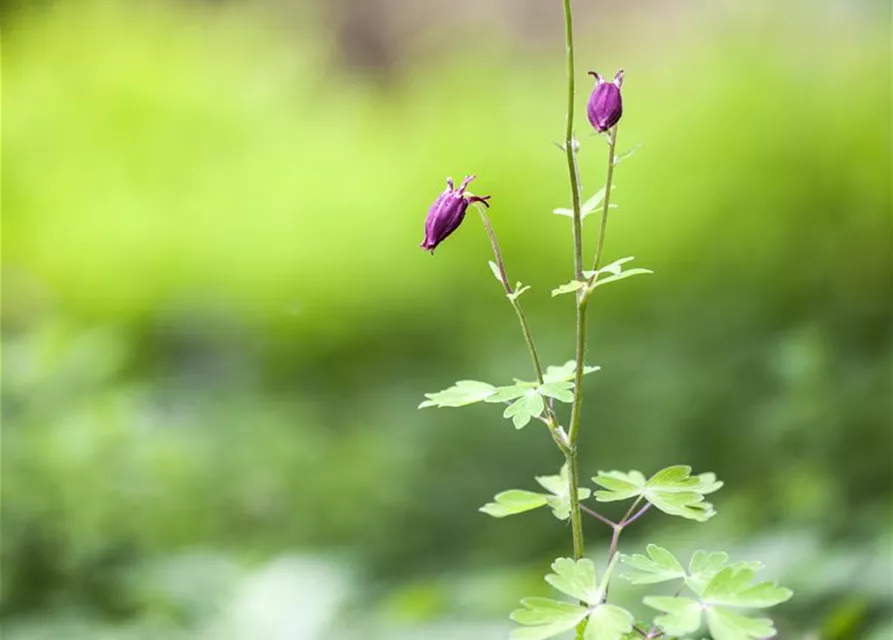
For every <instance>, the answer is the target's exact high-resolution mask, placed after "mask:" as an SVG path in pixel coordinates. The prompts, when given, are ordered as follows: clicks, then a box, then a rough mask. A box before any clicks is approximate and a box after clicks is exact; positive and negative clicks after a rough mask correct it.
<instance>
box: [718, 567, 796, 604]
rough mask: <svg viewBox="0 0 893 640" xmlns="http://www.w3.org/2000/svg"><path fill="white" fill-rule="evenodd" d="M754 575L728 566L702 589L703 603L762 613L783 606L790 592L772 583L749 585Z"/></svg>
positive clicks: (754, 573) (752, 571) (745, 569)
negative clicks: (760, 610) (744, 608)
mask: <svg viewBox="0 0 893 640" xmlns="http://www.w3.org/2000/svg"><path fill="white" fill-rule="evenodd" d="M755 577H756V572H755V571H754V570H753V569H752V568H750V567H748V566H729V567H725V568H724V569H722V570H720V571H719V572H718V573H717V574H716V575H715V576H713V578H712V579H711V580H710V582H709V583H707V586H706V587H705V588H704V592H703V595H702V596H701V598H702V600H703V601H704V602H705V603H709V604H716V605H726V606H731V607H746V608H758V609H764V608H767V607H774V606H775V605H777V604H781V603H782V602H786V601H787V600H789V599H790V598H791V596H792V595H793V592H792V591H791V590H790V589H786V588H784V587H779V586H778V585H777V584H776V583H774V582H761V583H759V584H756V585H753V584H751V583H752V582H753V580H754V578H755Z"/></svg>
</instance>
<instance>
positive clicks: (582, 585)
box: [546, 558, 602, 605]
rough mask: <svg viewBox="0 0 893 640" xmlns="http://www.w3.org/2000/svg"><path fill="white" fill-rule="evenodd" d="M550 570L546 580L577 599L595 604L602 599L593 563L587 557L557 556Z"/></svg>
mask: <svg viewBox="0 0 893 640" xmlns="http://www.w3.org/2000/svg"><path fill="white" fill-rule="evenodd" d="M552 571H554V572H555V573H550V574H549V575H547V576H546V582H548V583H549V584H551V585H552V586H553V587H555V588H556V589H558V590H559V591H561V592H562V593H564V594H566V595H569V596H571V597H572V598H575V599H577V600H582V601H583V602H585V603H587V604H590V605H595V604H599V603H600V602H601V599H602V591H601V590H600V589H599V587H598V584H597V582H596V576H595V564H594V563H593V562H592V560H589V559H588V558H583V559H581V560H573V559H571V558H558V559H556V560H555V562H553V563H552Z"/></svg>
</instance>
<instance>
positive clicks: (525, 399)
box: [502, 389, 546, 429]
mask: <svg viewBox="0 0 893 640" xmlns="http://www.w3.org/2000/svg"><path fill="white" fill-rule="evenodd" d="M545 408H546V404H545V402H544V401H543V397H542V396H541V395H540V394H538V393H537V392H536V389H531V390H530V391H528V392H527V393H525V394H524V395H523V396H521V397H520V398H518V399H517V400H515V401H514V402H513V403H512V404H510V405H509V406H508V407H506V409H505V411H504V412H503V414H502V417H504V418H511V419H512V423H514V425H515V428H516V429H521V428H522V427H524V426H526V425H527V423H529V422H530V421H531V420H532V419H533V418H536V417H537V416H539V415H540V414H541V413H542V412H543V410H545Z"/></svg>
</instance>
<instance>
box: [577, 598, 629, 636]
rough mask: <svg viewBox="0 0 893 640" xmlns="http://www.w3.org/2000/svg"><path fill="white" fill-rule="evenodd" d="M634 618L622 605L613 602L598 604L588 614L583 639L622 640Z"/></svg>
mask: <svg viewBox="0 0 893 640" xmlns="http://www.w3.org/2000/svg"><path fill="white" fill-rule="evenodd" d="M633 622H635V618H634V617H633V614H631V613H630V612H629V611H627V610H626V609H624V608H622V607H618V606H616V605H613V604H600V605H598V606H597V607H596V608H595V609H593V610H592V613H590V614H589V621H588V622H587V623H586V631H585V633H584V634H583V638H584V639H585V640H622V638H623V637H624V636H625V635H626V634H627V633H629V632H630V631H632V628H633Z"/></svg>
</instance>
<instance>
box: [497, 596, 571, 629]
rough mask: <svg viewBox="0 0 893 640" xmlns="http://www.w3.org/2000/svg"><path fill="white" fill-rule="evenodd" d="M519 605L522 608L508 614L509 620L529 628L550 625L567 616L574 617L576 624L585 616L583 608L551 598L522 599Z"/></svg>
mask: <svg viewBox="0 0 893 640" xmlns="http://www.w3.org/2000/svg"><path fill="white" fill-rule="evenodd" d="M521 604H522V605H523V606H524V608H523V609H515V610H514V611H512V613H511V614H509V618H511V619H512V620H513V621H515V622H517V623H518V624H523V625H529V626H534V625H540V624H550V623H552V622H557V621H560V620H564V619H566V618H568V617H569V616H572V617H576V618H577V622H580V621H581V620H582V619H583V618H584V617H585V616H586V614H587V609H586V608H585V607H581V606H580V605H578V604H573V603H570V602H561V601H560V600H553V599H551V598H524V599H523V600H521Z"/></svg>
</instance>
